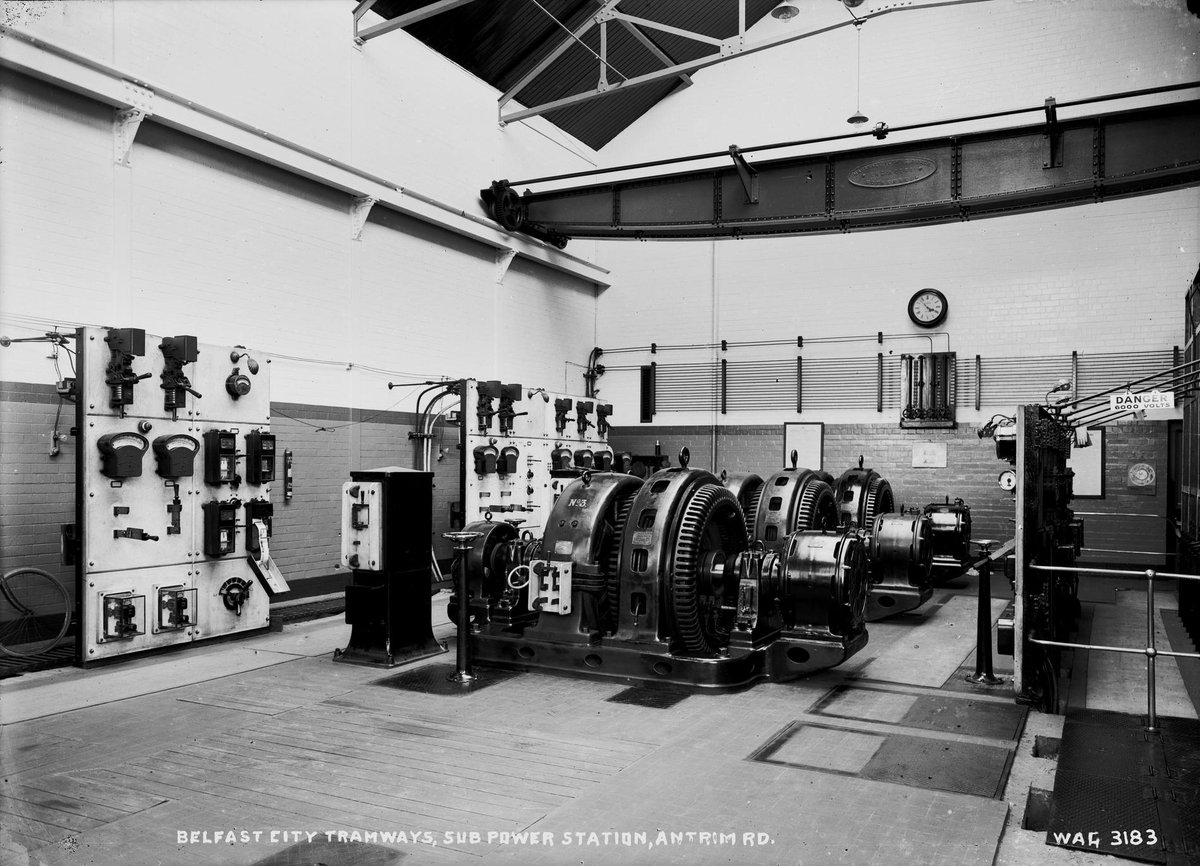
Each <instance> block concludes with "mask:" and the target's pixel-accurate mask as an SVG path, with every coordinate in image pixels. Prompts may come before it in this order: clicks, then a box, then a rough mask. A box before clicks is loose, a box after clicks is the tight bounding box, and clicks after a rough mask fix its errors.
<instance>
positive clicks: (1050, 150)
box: [1042, 96, 1063, 168]
mask: <svg viewBox="0 0 1200 866" xmlns="http://www.w3.org/2000/svg"><path fill="white" fill-rule="evenodd" d="M1044 137H1045V139H1046V161H1045V162H1043V163H1042V168H1062V164H1063V157H1062V131H1061V130H1060V129H1059V128H1058V106H1057V104H1056V103H1055V102H1054V97H1053V96H1048V97H1046V134H1045V136H1044Z"/></svg>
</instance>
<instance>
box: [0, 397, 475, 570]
mask: <svg viewBox="0 0 1200 866" xmlns="http://www.w3.org/2000/svg"><path fill="white" fill-rule="evenodd" d="M57 408H58V395H57V394H56V393H55V391H54V388H53V387H52V386H48V385H28V384H22V383H11V382H5V383H0V463H2V465H3V467H4V468H3V474H2V475H0V572H7V571H9V570H11V569H14V568H18V567H34V568H42V569H45V570H47V571H49V572H51V573H52V574H55V575H57V576H59V577H60V578H62V579H63V580H64V582H65V584H66V585H68V586H70V587H72V588H73V586H74V572H73V570H72V568H71V567H70V566H63V565H62V564H61V562H60V549H59V527H60V525H61V524H65V523H74V522H75V443H74V439H73V438H71V437H68V438H67V439H65V440H63V441H62V442H61V443H60V445H59V449H60V453H59V454H58V455H57V456H50V444H51V431H52V430H53V429H54V426H55V413H56V410H57ZM74 424H75V407H74V406H73V405H72V404H70V403H66V404H64V406H63V408H62V412H61V414H60V415H59V417H58V429H59V430H60V431H61V432H62V433H67V432H68V431H69V430H70V429H71V428H72V427H73V426H74ZM415 429H416V417H415V416H414V415H413V414H412V413H409V412H384V413H378V412H364V411H361V410H349V409H344V408H339V407H329V406H312V405H303V404H295V403H274V404H272V418H271V431H272V432H273V433H274V434H275V435H276V437H277V443H278V449H279V457H278V460H277V463H276V472H277V475H278V479H279V480H278V481H277V482H276V483H275V484H274V485H273V486H272V493H271V501H272V503H273V504H274V506H275V513H274V520H273V526H272V529H273V533H274V535H273V540H272V545H271V551H272V554H273V555H274V557H275V558H276V561H277V562H278V564H279V567H280V570H281V571H282V572H283V574H284V576H285V577H286V578H287V579H288V580H289V581H297V580H300V581H302V580H304V579H305V578H310V577H319V576H323V575H327V574H333V573H336V572H338V571H340V570H341V567H340V558H341V540H340V535H339V532H340V527H341V519H342V515H341V490H342V484H343V483H344V482H346V481H349V480H350V473H351V472H352V471H354V470H359V469H374V468H378V467H381V466H402V467H412V466H413V459H414V450H413V448H414V445H413V441H412V440H410V439H409V438H408V434H409V433H410V432H411V431H413V430H415ZM434 437H435V438H434V440H433V445H434V447H433V459H434V463H433V467H434V469H433V471H434V491H433V544H434V552H435V553H436V554H437V555H438V557H439V558H440V559H443V560H445V559H448V558H450V557H451V556H452V555H453V554H452V551H451V549H450V547H449V544H448V543H447V542H445V541H444V540H443V539H442V538H441V533H443V532H446V531H448V530H449V528H450V504H451V502H456V501H458V499H459V495H458V484H459V462H458V455H459V451H458V447H457V445H458V428H457V427H450V426H447V425H438V426H437V427H435V429H434ZM439 449H440V452H441V453H442V455H443V456H442V459H441V460H438V455H439ZM285 450H290V451H291V452H292V454H293V460H294V481H295V494H294V496H293V497H292V499H291V500H285V499H284V495H283V452H284V451H285ZM150 531H152V530H150Z"/></svg>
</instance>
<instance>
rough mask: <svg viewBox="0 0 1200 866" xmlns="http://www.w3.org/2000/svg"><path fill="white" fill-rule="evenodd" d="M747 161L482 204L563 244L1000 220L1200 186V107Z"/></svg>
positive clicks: (507, 222) (505, 221)
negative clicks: (1017, 214) (586, 240)
mask: <svg viewBox="0 0 1200 866" xmlns="http://www.w3.org/2000/svg"><path fill="white" fill-rule="evenodd" d="M883 132H884V131H883V130H880V131H879V133H877V134H883ZM746 153H747V151H739V150H738V149H737V148H736V147H734V148H731V149H730V155H731V156H732V157H733V159H732V161H731V162H730V163H729V164H726V165H723V166H721V167H718V168H712V167H708V168H704V169H699V170H693V171H684V172H673V173H668V174H659V175H656V176H652V177H638V178H636V179H631V180H620V181H615V182H608V183H598V184H588V185H583V186H573V187H569V188H557V189H554V190H552V191H545V192H531V191H529V190H526V191H525V192H524V193H518V192H517V191H516V190H515V189H513V188H512V187H511V185H509V184H508V182H507V181H496V182H494V183H493V184H492V185H491V186H490V187H489V188H488V189H484V190H482V191H481V193H480V195H481V197H482V198H483V201H484V204H485V205H486V207H487V210H488V213H489V214H490V215H491V217H492V218H493V219H495V220H496V221H497V222H498V223H500V224H501V225H502V226H503V227H505V228H507V229H509V230H510V231H520V232H523V233H526V234H529V235H531V236H533V237H537V238H540V239H542V240H548V241H550V242H552V243H555V244H557V245H558V246H560V247H561V246H565V245H566V242H567V240H568V239H569V238H584V237H587V238H625V239H636V240H651V239H699V238H719V237H747V236H753V235H779V234H821V233H834V232H849V231H859V230H867V229H886V228H899V227H903V226H911V225H917V224H922V225H923V224H929V223H940V222H953V221H960V220H968V219H977V218H981V217H991V216H1001V215H1004V214H1010V213H1015V212H1022V211H1035V210H1045V209H1049V208H1056V207H1065V206H1070V205H1080V204H1088V203H1092V202H1099V201H1102V200H1105V199H1109V198H1117V197H1123V196H1134V195H1144V194H1147V193H1152V192H1159V191H1162V190H1168V189H1177V188H1182V187H1188V186H1195V185H1200V100H1191V101H1185V102H1177V103H1173V104H1169V105H1165V106H1158V107H1154V108H1143V109H1135V110H1127V111H1118V112H1112V113H1105V114H1096V115H1092V116H1088V117H1080V118H1075V119H1071V120H1063V121H1060V120H1059V119H1058V118H1057V112H1056V111H1055V110H1054V104H1053V101H1052V100H1047V107H1046V120H1045V122H1044V123H1041V124H1038V125H1036V126H1027V127H1021V128H1015V129H1006V130H1000V131H992V132H983V133H970V134H963V135H951V136H943V137H940V138H933V139H926V140H922V141H913V142H905V143H900V144H894V145H876V146H872V147H867V148H860V149H855V150H844V151H831V152H825V153H817V154H806V155H802V156H791V157H786V158H781V159H774V160H758V161H754V162H747V161H746V160H745V155H746ZM751 172H752V173H751ZM751 181H752V183H753V190H752V189H751V186H750V182H751Z"/></svg>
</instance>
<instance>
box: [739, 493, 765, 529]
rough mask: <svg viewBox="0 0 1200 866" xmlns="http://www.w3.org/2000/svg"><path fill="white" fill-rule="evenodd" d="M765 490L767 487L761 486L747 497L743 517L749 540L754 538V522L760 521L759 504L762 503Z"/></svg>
mask: <svg viewBox="0 0 1200 866" xmlns="http://www.w3.org/2000/svg"><path fill="white" fill-rule="evenodd" d="M765 489H766V485H763V484H760V485H758V487H756V488H754V490H753V491H751V493H750V495H749V496H747V497H746V504H745V507H744V509H743V515H744V516H745V525H746V537H747V538H753V537H754V521H755V520H757V519H758V504H759V503H760V502H762V495H763V491H764V490H765Z"/></svg>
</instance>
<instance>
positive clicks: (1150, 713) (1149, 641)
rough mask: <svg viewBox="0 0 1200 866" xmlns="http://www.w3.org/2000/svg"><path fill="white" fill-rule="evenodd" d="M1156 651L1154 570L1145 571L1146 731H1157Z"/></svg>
mask: <svg viewBox="0 0 1200 866" xmlns="http://www.w3.org/2000/svg"><path fill="white" fill-rule="evenodd" d="M1157 655H1158V650H1157V648H1156V647H1155V645H1154V569H1153V568H1147V569H1146V730H1147V731H1149V732H1154V731H1156V730H1158V718H1157V712H1156V707H1155V693H1154V688H1155V681H1154V660H1155V656H1157Z"/></svg>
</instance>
